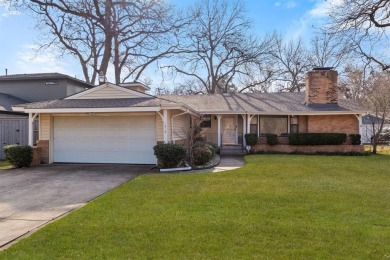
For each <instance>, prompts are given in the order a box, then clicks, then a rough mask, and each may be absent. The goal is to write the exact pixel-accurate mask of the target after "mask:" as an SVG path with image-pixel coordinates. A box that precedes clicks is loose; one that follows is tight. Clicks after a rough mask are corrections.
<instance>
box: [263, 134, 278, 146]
mask: <svg viewBox="0 0 390 260" xmlns="http://www.w3.org/2000/svg"><path fill="white" fill-rule="evenodd" d="M266 138H267V144H268V145H277V144H278V143H279V141H278V135H277V134H266Z"/></svg>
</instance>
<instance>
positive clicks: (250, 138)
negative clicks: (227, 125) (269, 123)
mask: <svg viewBox="0 0 390 260" xmlns="http://www.w3.org/2000/svg"><path fill="white" fill-rule="evenodd" d="M245 141H246V145H255V144H257V134H245Z"/></svg>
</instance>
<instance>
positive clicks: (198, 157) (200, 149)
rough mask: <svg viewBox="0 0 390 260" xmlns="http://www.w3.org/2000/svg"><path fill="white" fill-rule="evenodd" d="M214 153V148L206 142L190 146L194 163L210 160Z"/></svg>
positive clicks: (203, 162)
mask: <svg viewBox="0 0 390 260" xmlns="http://www.w3.org/2000/svg"><path fill="white" fill-rule="evenodd" d="M214 154H215V151H214V148H213V146H212V145H210V144H208V143H200V144H198V145H196V146H194V147H193V148H192V157H193V158H192V159H193V162H194V165H195V166H196V165H204V164H206V163H207V162H208V161H210V160H211V159H212V158H213V156H214Z"/></svg>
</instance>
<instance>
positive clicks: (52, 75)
mask: <svg viewBox="0 0 390 260" xmlns="http://www.w3.org/2000/svg"><path fill="white" fill-rule="evenodd" d="M39 79H42V80H45V79H47V80H50V79H68V80H72V81H76V82H78V83H81V84H85V85H88V86H89V87H95V85H93V84H90V83H87V82H85V81H83V80H80V79H76V78H73V77H71V76H68V75H65V74H61V73H57V72H53V73H29V74H11V75H2V76H0V82H1V81H22V80H39Z"/></svg>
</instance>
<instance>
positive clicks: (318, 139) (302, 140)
mask: <svg viewBox="0 0 390 260" xmlns="http://www.w3.org/2000/svg"><path fill="white" fill-rule="evenodd" d="M346 139H347V135H346V134H343V133H294V134H289V136H288V141H289V144H290V145H339V144H342V143H344V142H345V140H346Z"/></svg>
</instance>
